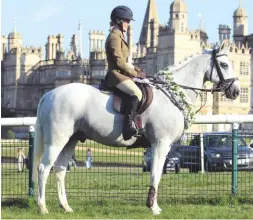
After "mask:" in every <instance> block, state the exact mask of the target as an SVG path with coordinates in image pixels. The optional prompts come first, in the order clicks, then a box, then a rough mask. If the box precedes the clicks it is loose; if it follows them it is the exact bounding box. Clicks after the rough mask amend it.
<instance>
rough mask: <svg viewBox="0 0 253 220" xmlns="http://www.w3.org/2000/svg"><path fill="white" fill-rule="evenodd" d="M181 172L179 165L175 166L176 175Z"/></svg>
mask: <svg viewBox="0 0 253 220" xmlns="http://www.w3.org/2000/svg"><path fill="white" fill-rule="evenodd" d="M179 172H180V166H179V164H176V165H175V173H179Z"/></svg>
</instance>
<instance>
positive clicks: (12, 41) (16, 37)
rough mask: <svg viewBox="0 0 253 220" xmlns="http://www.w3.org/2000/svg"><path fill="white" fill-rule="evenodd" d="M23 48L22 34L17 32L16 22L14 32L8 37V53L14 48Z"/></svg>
mask: <svg viewBox="0 0 253 220" xmlns="http://www.w3.org/2000/svg"><path fill="white" fill-rule="evenodd" d="M21 47H22V37H21V34H20V33H18V32H17V31H16V22H14V30H13V32H11V33H9V35H8V52H9V51H10V50H12V49H13V48H21Z"/></svg>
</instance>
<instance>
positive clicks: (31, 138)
mask: <svg viewBox="0 0 253 220" xmlns="http://www.w3.org/2000/svg"><path fill="white" fill-rule="evenodd" d="M34 136H35V129H34V126H29V192H28V195H29V196H34V182H33V180H32V172H33V149H34Z"/></svg>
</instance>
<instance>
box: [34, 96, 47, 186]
mask: <svg viewBox="0 0 253 220" xmlns="http://www.w3.org/2000/svg"><path fill="white" fill-rule="evenodd" d="M43 100H44V97H42V99H41V100H40V102H39V105H38V109H37V120H36V124H35V140H34V149H33V171H32V173H33V175H32V180H33V181H34V182H37V181H38V166H39V163H40V161H41V158H42V156H43V153H44V138H43V131H42V125H41V122H40V107H41V104H42V102H43Z"/></svg>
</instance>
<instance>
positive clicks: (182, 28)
mask: <svg viewBox="0 0 253 220" xmlns="http://www.w3.org/2000/svg"><path fill="white" fill-rule="evenodd" d="M181 32H184V23H181Z"/></svg>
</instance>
